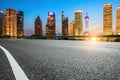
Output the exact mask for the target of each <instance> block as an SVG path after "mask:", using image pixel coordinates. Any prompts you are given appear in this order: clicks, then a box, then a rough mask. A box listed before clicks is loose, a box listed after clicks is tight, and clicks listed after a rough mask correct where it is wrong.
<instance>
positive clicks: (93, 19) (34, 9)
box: [0, 0, 120, 35]
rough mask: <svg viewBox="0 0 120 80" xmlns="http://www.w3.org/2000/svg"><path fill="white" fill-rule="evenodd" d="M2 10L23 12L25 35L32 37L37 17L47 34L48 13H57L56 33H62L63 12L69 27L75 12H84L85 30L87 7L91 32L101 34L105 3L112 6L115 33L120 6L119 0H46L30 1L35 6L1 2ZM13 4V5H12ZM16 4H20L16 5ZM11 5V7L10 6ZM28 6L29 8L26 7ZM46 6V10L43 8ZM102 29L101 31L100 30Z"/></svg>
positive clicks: (23, 2)
mask: <svg viewBox="0 0 120 80" xmlns="http://www.w3.org/2000/svg"><path fill="white" fill-rule="evenodd" d="M0 2H1V4H0V10H3V11H4V13H6V12H5V10H6V8H13V9H15V10H22V11H23V12H24V28H25V35H32V34H34V20H35V18H36V16H40V18H41V20H42V22H43V25H42V26H43V32H45V25H46V23H47V13H48V11H54V12H55V13H56V33H61V26H62V25H61V11H64V12H65V15H66V16H67V17H68V18H69V27H70V23H71V21H72V20H74V18H75V15H74V11H75V10H81V11H82V15H83V16H82V20H83V28H85V21H84V17H85V15H86V7H88V15H89V17H90V20H89V28H90V31H91V30H92V31H93V32H94V31H97V32H98V33H100V32H101V31H102V28H103V6H104V4H105V3H111V4H112V7H113V8H112V9H113V10H112V11H113V12H112V13H113V28H114V29H113V31H115V27H116V9H117V7H118V6H120V1H119V0H114V1H113V0H104V1H103V0H97V1H96V0H93V1H92V2H91V0H86V1H83V0H75V1H71V0H66V1H63V0H60V1H59V0H46V1H38V0H36V2H35V1H33V0H30V1H29V3H34V4H32V5H31V4H27V3H28V2H27V1H21V0H17V1H11V0H9V1H7V2H6V1H3V0H0ZM11 2H12V3H11ZM16 3H19V4H18V5H16ZM8 4H9V5H8ZM26 4H27V6H26ZM43 6H44V8H43ZM100 29H101V30H100Z"/></svg>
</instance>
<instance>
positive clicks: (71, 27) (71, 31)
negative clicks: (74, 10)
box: [69, 20, 75, 36]
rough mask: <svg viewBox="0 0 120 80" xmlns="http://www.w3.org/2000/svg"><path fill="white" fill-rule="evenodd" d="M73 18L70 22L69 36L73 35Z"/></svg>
mask: <svg viewBox="0 0 120 80" xmlns="http://www.w3.org/2000/svg"><path fill="white" fill-rule="evenodd" d="M74 28H75V20H73V21H72V22H71V23H70V27H69V36H74Z"/></svg>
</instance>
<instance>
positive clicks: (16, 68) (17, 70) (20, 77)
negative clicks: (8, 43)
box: [0, 46, 29, 80]
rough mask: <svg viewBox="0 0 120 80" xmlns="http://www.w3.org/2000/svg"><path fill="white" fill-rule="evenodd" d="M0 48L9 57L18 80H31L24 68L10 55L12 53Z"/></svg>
mask: <svg viewBox="0 0 120 80" xmlns="http://www.w3.org/2000/svg"><path fill="white" fill-rule="evenodd" d="M0 48H1V49H2V50H3V51H4V53H5V55H6V56H7V58H8V61H9V63H10V65H11V68H12V71H13V73H14V76H15V78H16V80H29V79H28V78H27V76H26V74H25V73H24V71H23V70H22V68H21V67H20V66H19V64H18V63H17V61H16V60H15V59H14V58H13V56H12V55H11V54H10V52H9V51H8V50H6V49H5V48H4V47H2V46H0Z"/></svg>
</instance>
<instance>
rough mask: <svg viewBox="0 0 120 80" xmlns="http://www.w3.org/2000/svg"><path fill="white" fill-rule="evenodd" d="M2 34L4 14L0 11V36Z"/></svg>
mask: <svg viewBox="0 0 120 80" xmlns="http://www.w3.org/2000/svg"><path fill="white" fill-rule="evenodd" d="M3 33H4V12H3V11H0V36H3Z"/></svg>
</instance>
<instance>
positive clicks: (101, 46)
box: [0, 40, 120, 80]
mask: <svg viewBox="0 0 120 80" xmlns="http://www.w3.org/2000/svg"><path fill="white" fill-rule="evenodd" d="M0 45H1V46H3V47H4V48H6V49H7V50H8V51H9V52H10V53H11V54H12V56H13V57H14V58H15V59H16V61H17V62H18V64H19V65H20V66H21V68H22V69H23V71H24V72H25V74H26V75H27V77H28V78H29V80H120V43H119V42H89V41H64V40H0ZM6 76H7V77H6ZM14 79H15V78H14V74H13V72H12V69H11V67H10V65H9V63H8V61H7V58H6V56H5V55H4V53H3V51H2V50H1V49H0V80H14Z"/></svg>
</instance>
